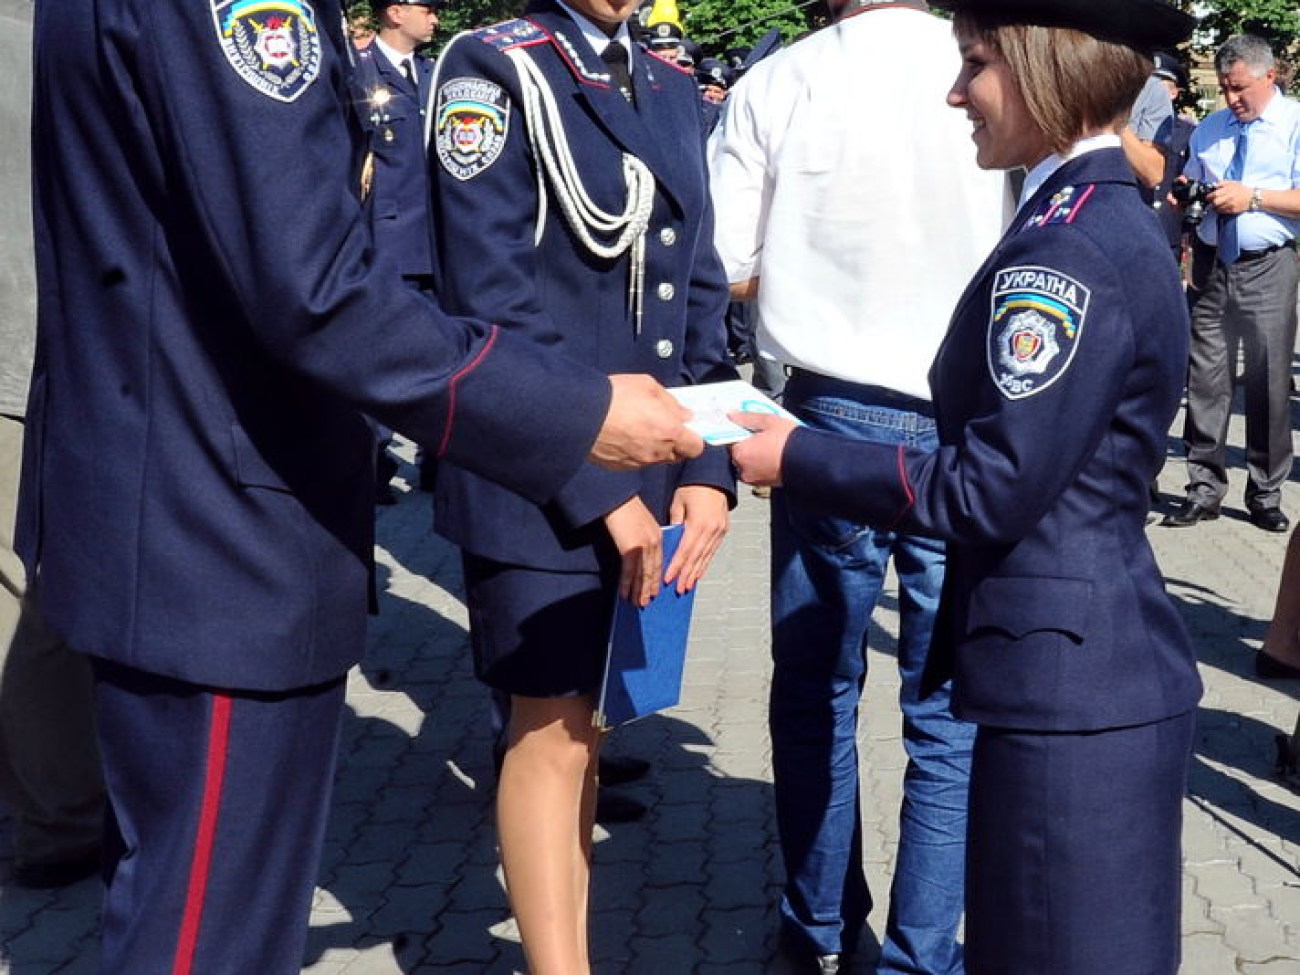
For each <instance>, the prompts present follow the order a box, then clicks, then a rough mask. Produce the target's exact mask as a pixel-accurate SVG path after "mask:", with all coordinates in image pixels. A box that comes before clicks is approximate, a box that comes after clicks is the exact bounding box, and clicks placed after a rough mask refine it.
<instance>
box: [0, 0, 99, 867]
mask: <svg viewBox="0 0 1300 975" xmlns="http://www.w3.org/2000/svg"><path fill="white" fill-rule="evenodd" d="M31 40H32V3H31V0H0V55H3V57H4V61H5V63H6V64H9V65H11V66H12V67H13V68H14V77H15V78H17V79H19V80H20V81H21V82H23V83H22V84H18V85H15V86H13V87H10V88H9V89H7V91H6V92H5V94H4V95H2V96H0V128H2V129H3V131H5V132H8V133H11V137H10V138H8V139H6V140H5V141H4V145H3V147H2V148H0V173H3V174H4V181H3V188H4V192H3V193H0V255H2V256H0V267H3V269H4V272H3V274H0V800H3V802H4V803H5V805H6V806H7V807H8V809H9V812H10V814H11V816H12V818H13V827H14V828H13V834H14V872H13V878H12V879H13V882H14V883H16V884H17V885H18V886H20V887H34V888H53V887H62V886H64V885H66V884H70V883H74V882H75V881H78V880H81V879H83V878H85V877H89V876H90V875H92V874H93V873H95V872H96V871H97V870H98V868H99V847H100V837H101V835H102V833H103V815H104V784H103V779H102V776H101V775H100V771H99V752H98V751H97V749H96V747H95V729H94V721H93V719H92V703H91V691H90V686H91V685H90V662H89V661H88V660H86V659H85V658H84V657H82V656H80V655H79V654H77V653H74V652H73V651H71V650H69V649H68V647H67V646H66V645H64V643H63V642H62V641H61V640H59V639H58V638H57V637H56V636H55V635H54V634H53V633H51V632H50V630H49V629H48V628H47V627H46V626H45V624H44V622H43V621H42V620H41V618H40V614H39V613H38V611H37V608H36V605H35V602H34V600H33V599H32V597H31V595H30V594H29V593H28V592H27V573H26V571H25V570H24V569H23V564H22V562H21V561H20V560H19V558H18V556H17V554H16V553H15V552H14V535H13V529H14V511H15V508H16V505H17V499H18V473H19V470H20V468H21V466H22V465H21V463H20V458H21V456H22V450H23V417H24V415H25V412H26V405H27V385H28V380H29V379H30V377H31V372H32V356H33V352H34V346H35V344H36V274H35V269H34V267H33V262H32V214H31V196H30V193H29V171H28V149H29V146H28V141H27V138H26V135H27V132H28V131H29V129H30V126H29V107H28V103H29V101H30V98H31V88H30V84H29V80H30V78H31V70H30V63H31Z"/></svg>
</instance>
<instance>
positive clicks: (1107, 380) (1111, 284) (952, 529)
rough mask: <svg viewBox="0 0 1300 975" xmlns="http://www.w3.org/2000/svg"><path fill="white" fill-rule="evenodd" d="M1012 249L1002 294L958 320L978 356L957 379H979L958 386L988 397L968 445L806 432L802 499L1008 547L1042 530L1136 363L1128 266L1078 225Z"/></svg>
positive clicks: (789, 477) (791, 454)
mask: <svg viewBox="0 0 1300 975" xmlns="http://www.w3.org/2000/svg"><path fill="white" fill-rule="evenodd" d="M1004 255H1005V259H1004V260H1003V261H1001V262H1000V269H999V270H998V271H997V272H995V276H994V284H993V290H992V295H991V300H990V302H989V304H987V305H984V306H982V307H975V305H974V304H967V305H966V306H965V311H964V313H963V314H964V317H962V318H960V319H959V320H958V321H957V322H955V323H954V326H953V327H954V330H959V331H960V333H961V334H960V335H954V336H953V337H952V338H950V340H949V341H950V342H952V341H958V342H960V343H961V348H962V350H963V352H964V354H966V355H968V356H969V358H968V359H967V360H965V361H964V362H963V364H962V370H963V371H962V375H961V376H960V379H959V380H957V381H961V382H969V383H973V384H977V385H976V386H975V387H974V388H973V389H969V390H961V391H958V392H955V393H954V394H952V395H955V396H957V397H960V398H962V400H963V401H964V402H969V403H973V404H975V406H974V408H973V409H972V411H971V415H969V416H968V417H967V419H966V422H965V424H964V427H963V429H962V430H961V432H960V436H959V437H958V438H957V442H956V443H951V444H946V445H944V446H942V447H940V448H939V449H938V450H937V451H935V452H934V453H933V454H926V453H924V452H921V451H917V450H910V449H907V448H896V447H889V446H884V445H876V444H866V443H858V442H851V441H847V440H843V439H840V438H835V437H831V436H829V435H826V434H823V433H819V432H814V431H809V430H802V429H801V430H796V431H795V432H794V433H793V434H792V435H791V438H790V441H789V444H788V446H787V449H786V453H785V457H784V458H783V461H782V479H783V481H784V483H785V484H786V486H787V488H788V489H789V491H790V496H791V498H792V499H793V500H795V501H797V502H798V503H801V504H806V505H809V506H811V507H814V508H818V509H822V510H833V511H835V512H837V513H840V514H843V515H844V516H846V517H853V518H859V519H861V520H863V521H865V522H868V523H871V524H875V525H880V526H883V527H889V528H897V529H898V530H900V531H907V532H914V533H918V534H925V535H931V536H934V537H937V538H941V539H945V540H947V541H953V542H959V543H966V544H999V543H1010V542H1014V541H1017V540H1019V539H1021V538H1023V537H1025V536H1026V535H1027V534H1029V532H1030V531H1031V530H1033V528H1034V527H1035V526H1036V525H1037V524H1038V523H1039V522H1040V521H1041V520H1042V518H1043V517H1044V515H1046V514H1047V512H1048V511H1049V510H1050V509H1051V507H1052V506H1053V505H1054V504H1055V503H1056V502H1057V500H1058V499H1059V498H1060V496H1061V494H1062V493H1063V492H1064V491H1065V489H1066V488H1067V487H1069V486H1070V485H1071V484H1072V483H1074V482H1075V480H1076V479H1077V477H1078V475H1079V473H1080V471H1081V470H1082V469H1083V467H1084V465H1086V464H1087V463H1088V461H1089V460H1090V459H1091V458H1092V457H1093V455H1094V454H1095V453H1096V451H1097V449H1098V445H1099V444H1100V443H1101V440H1102V438H1103V436H1104V435H1105V434H1106V431H1107V429H1108V428H1109V426H1110V424H1111V422H1112V421H1113V419H1114V417H1115V415H1116V410H1117V407H1118V404H1119V402H1120V399H1121V394H1122V392H1123V387H1124V383H1125V380H1126V377H1127V376H1128V374H1129V368H1130V365H1131V363H1132V361H1133V356H1134V341H1133V332H1132V328H1133V324H1132V321H1131V320H1130V318H1129V315H1128V310H1127V308H1126V307H1125V304H1124V302H1123V301H1122V300H1121V297H1120V296H1121V295H1122V294H1123V291H1122V290H1121V288H1120V281H1119V274H1118V272H1117V270H1116V269H1115V268H1114V267H1113V266H1112V265H1111V264H1110V262H1109V259H1108V258H1107V256H1106V255H1105V254H1104V253H1103V252H1102V251H1101V250H1100V248H1099V247H1098V246H1097V245H1096V244H1094V243H1093V242H1092V241H1091V240H1089V239H1088V238H1086V237H1085V236H1084V235H1082V234H1081V233H1078V232H1075V231H1072V230H1071V228H1067V227H1051V228H1046V229H1043V230H1039V231H1033V232H1030V233H1027V234H1022V235H1020V236H1019V237H1018V238H1017V239H1016V240H1014V241H1012V242H1010V243H1009V244H1008V245H1007V246H1006V249H1005V251H1004ZM1017 272H1020V273H1019V276H1016V274H1017ZM997 282H1004V283H1005V286H1004V285H1002V284H998V283H997ZM1071 288H1073V290H1070V289H1071ZM1051 297H1055V298H1057V299H1058V300H1056V301H1055V302H1053V301H1049V300H1048V299H1049V298H1051ZM1071 328H1072V329H1073V330H1074V334H1073V335H1070V334H1069V331H1070V329H1071ZM970 329H975V330H976V331H977V332H978V334H977V335H974V337H972V333H971V332H970V331H968V330H970ZM1036 343H1040V344H1036ZM1041 343H1049V344H1048V345H1047V346H1046V348H1045V347H1044V346H1043V345H1042V344H1041ZM942 355H943V353H942V352H941V356H942ZM944 378H945V376H944V373H943V371H942V370H936V373H935V379H936V381H940V380H942V379H944ZM946 378H947V379H948V380H949V381H950V382H951V381H954V377H953V376H952V375H948V376H947V377H946ZM944 395H945V394H944V392H943V391H941V390H938V389H936V396H937V397H942V396H944Z"/></svg>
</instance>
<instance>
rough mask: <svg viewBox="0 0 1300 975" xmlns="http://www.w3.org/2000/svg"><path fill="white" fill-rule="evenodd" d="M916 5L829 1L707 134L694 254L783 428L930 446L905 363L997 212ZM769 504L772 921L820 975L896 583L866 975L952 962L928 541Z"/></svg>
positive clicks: (954, 860)
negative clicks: (897, 808)
mask: <svg viewBox="0 0 1300 975" xmlns="http://www.w3.org/2000/svg"><path fill="white" fill-rule="evenodd" d="M959 60H960V59H959V57H958V54H957V47H956V45H955V43H954V42H953V40H952V37H951V36H950V33H949V29H948V26H947V24H946V23H945V22H944V21H942V20H940V19H938V18H936V17H933V16H931V15H930V14H929V13H928V10H927V8H926V5H925V4H924V3H921V2H909V0H903V2H890V3H881V2H875V3H872V2H859V0H851V2H849V3H848V4H846V5H843V7H842V9H841V10H840V11H839V19H838V21H837V22H836V23H835V24H834V25H833V26H831V27H829V28H827V29H826V30H823V31H821V32H819V33H817V34H814V35H812V36H811V37H809V38H807V39H805V40H802V41H800V42H799V43H797V44H795V45H794V46H792V47H790V48H788V49H786V50H784V51H782V52H780V53H778V54H776V55H774V56H772V57H771V58H769V59H767V60H765V61H763V62H762V63H760V64H758V65H757V66H755V67H754V68H753V69H751V71H750V72H749V74H748V75H747V76H746V77H745V78H744V79H743V80H742V81H741V82H740V84H739V85H738V86H737V87H736V89H735V90H734V91H733V93H732V96H731V99H730V100H729V102H728V107H727V111H726V114H725V115H724V118H723V122H722V124H721V126H720V127H719V129H718V130H717V132H716V133H715V134H714V137H713V140H712V142H711V143H710V166H711V171H712V177H713V195H714V205H715V208H716V214H717V233H716V242H717V245H718V249H719V252H720V253H721V256H722V259H723V263H724V265H725V266H726V270H727V275H728V279H729V280H730V281H731V282H732V292H733V295H735V296H738V297H741V298H745V299H752V300H754V301H755V302H756V304H757V307H758V310H759V318H760V322H761V324H760V327H759V333H758V345H759V348H760V350H761V351H763V352H766V353H768V354H771V355H772V356H774V357H775V358H776V359H777V360H778V361H780V362H781V363H782V364H783V365H784V366H785V367H786V368H787V369H788V370H789V373H790V378H789V381H788V383H787V385H786V389H785V405H786V406H787V407H788V408H790V409H791V410H792V411H793V412H794V413H796V414H797V415H799V416H800V417H801V418H802V419H803V420H804V421H805V422H806V423H808V424H810V425H813V426H816V427H819V428H823V429H828V430H834V431H838V432H840V433H844V434H848V435H851V436H857V437H861V438H863V439H866V440H872V441H877V442H887V443H897V444H906V445H910V446H926V445H929V446H934V445H936V444H937V437H936V433H935V427H934V420H933V415H932V412H931V409H930V389H929V385H928V382H927V378H926V375H927V371H928V369H929V366H930V363H931V360H932V359H933V358H934V354H935V351H936V349H937V348H938V346H939V343H940V341H941V340H942V338H943V335H944V331H945V329H946V326H947V323H948V319H949V315H950V314H951V312H952V309H953V307H954V306H955V304H956V302H957V299H958V298H959V297H960V294H961V292H962V290H963V288H964V286H965V284H966V282H967V281H968V280H969V279H970V277H971V276H972V274H973V273H974V272H975V271H976V269H977V268H978V266H979V264H980V262H981V261H982V260H983V258H984V257H985V256H986V254H987V253H988V252H989V250H990V249H991V248H992V246H993V244H994V243H995V242H996V241H997V239H998V235H999V233H1000V231H1001V228H1002V226H1003V222H1004V220H1005V218H1006V215H1007V214H1006V213H1005V207H1006V204H1007V199H1006V195H1005V185H1004V184H1005V180H1004V177H1003V176H1002V175H1000V174H993V173H985V172H982V171H981V170H979V169H978V168H977V167H976V165H975V152H974V148H973V145H972V143H971V138H970V126H969V123H968V122H967V121H966V120H965V119H964V118H963V117H962V116H961V114H960V113H958V112H955V111H953V110H952V109H950V108H948V107H947V105H946V103H945V98H946V95H947V91H948V87H949V85H950V84H951V82H952V80H953V79H954V78H955V77H956V75H957V72H958V69H959V66H960V64H959ZM782 495H783V492H782V491H780V490H779V489H778V490H777V491H776V492H775V494H774V496H773V507H772V652H773V659H774V672H773V680H772V692H771V693H772V699H771V715H770V720H771V731H772V747H773V767H774V774H775V790H776V803H777V819H778V828H779V831H780V837H781V847H782V854H783V856H784V859H785V866H786V875H787V883H786V889H785V892H784V896H783V898H782V904H781V913H782V918H783V922H784V926H785V933H786V935H787V938H788V940H789V941H790V943H791V946H792V947H793V948H794V949H795V950H796V951H797V952H800V953H802V954H804V955H805V956H807V957H808V959H809V962H810V970H812V971H819V972H823V973H825V972H836V971H838V970H839V968H840V965H841V956H842V955H844V954H846V953H848V952H851V951H852V950H853V948H854V946H855V944H856V942H857V939H858V935H859V933H860V932H861V929H862V927H863V924H864V922H865V918H866V915H867V912H868V910H869V909H870V907H871V897H870V894H869V893H868V890H867V882H866V877H865V874H864V872H863V866H862V849H861V843H862V839H861V825H860V795H859V787H858V771H857V766H858V755H857V747H856V724H857V708H858V699H859V696H860V694H861V690H862V686H863V682H864V680H865V676H866V642H867V635H868V629H869V626H870V617H871V613H872V610H873V607H874V605H875V603H876V600H877V599H878V597H879V596H880V593H881V589H882V585H883V582H884V577H885V571H886V568H887V566H888V562H889V560H890V558H891V557H892V558H893V559H894V564H895V569H896V571H897V574H898V578H899V595H898V600H899V607H900V610H901V632H900V635H899V639H898V663H899V671H900V675H901V678H902V689H901V694H900V700H901V704H902V712H903V728H904V738H905V744H906V747H907V750H908V754H909V766H908V772H907V779H906V783H905V797H904V805H903V812H902V823H901V840H900V844H899V851H898V859H897V861H896V864H895V870H894V882H893V888H892V891H891V895H890V910H889V919H888V922H887V927H886V931H885V938H884V944H883V946H882V953H881V958H880V963H879V972H880V973H882V975H898V973H902V972H909V973H915V972H925V973H930V975H953V973H960V972H962V971H963V967H962V960H961V950H960V947H959V946H958V945H957V943H956V935H957V927H958V923H959V920H960V917H961V911H962V891H963V885H962V870H963V866H962V864H963V854H964V835H965V808H966V784H967V774H968V770H969V761H970V747H971V741H972V738H973V726H969V725H966V724H963V723H961V722H958V721H956V720H955V719H954V718H953V717H952V714H951V711H950V708H949V701H948V690H949V688H948V687H947V686H946V685H944V686H942V687H939V688H934V689H931V688H928V687H927V688H925V689H924V691H923V689H922V686H921V684H922V672H923V670H924V668H925V660H926V655H927V652H928V649H929V643H930V635H931V632H932V629H933V624H934V614H935V610H936V607H937V605H938V601H939V591H940V588H941V585H942V579H943V572H944V552H943V547H942V545H941V544H940V543H938V542H936V541H933V540H930V539H924V538H920V537H915V536H906V535H899V534H896V533H892V532H887V531H877V530H874V529H871V528H869V527H867V526H866V525H861V524H854V523H850V522H847V521H843V520H839V519H830V518H825V517H821V516H819V515H817V514H815V513H813V512H811V511H805V510H800V509H798V508H796V507H795V506H794V505H791V504H789V503H788V502H787V501H786V499H785V498H784V497H783V496H782Z"/></svg>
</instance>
